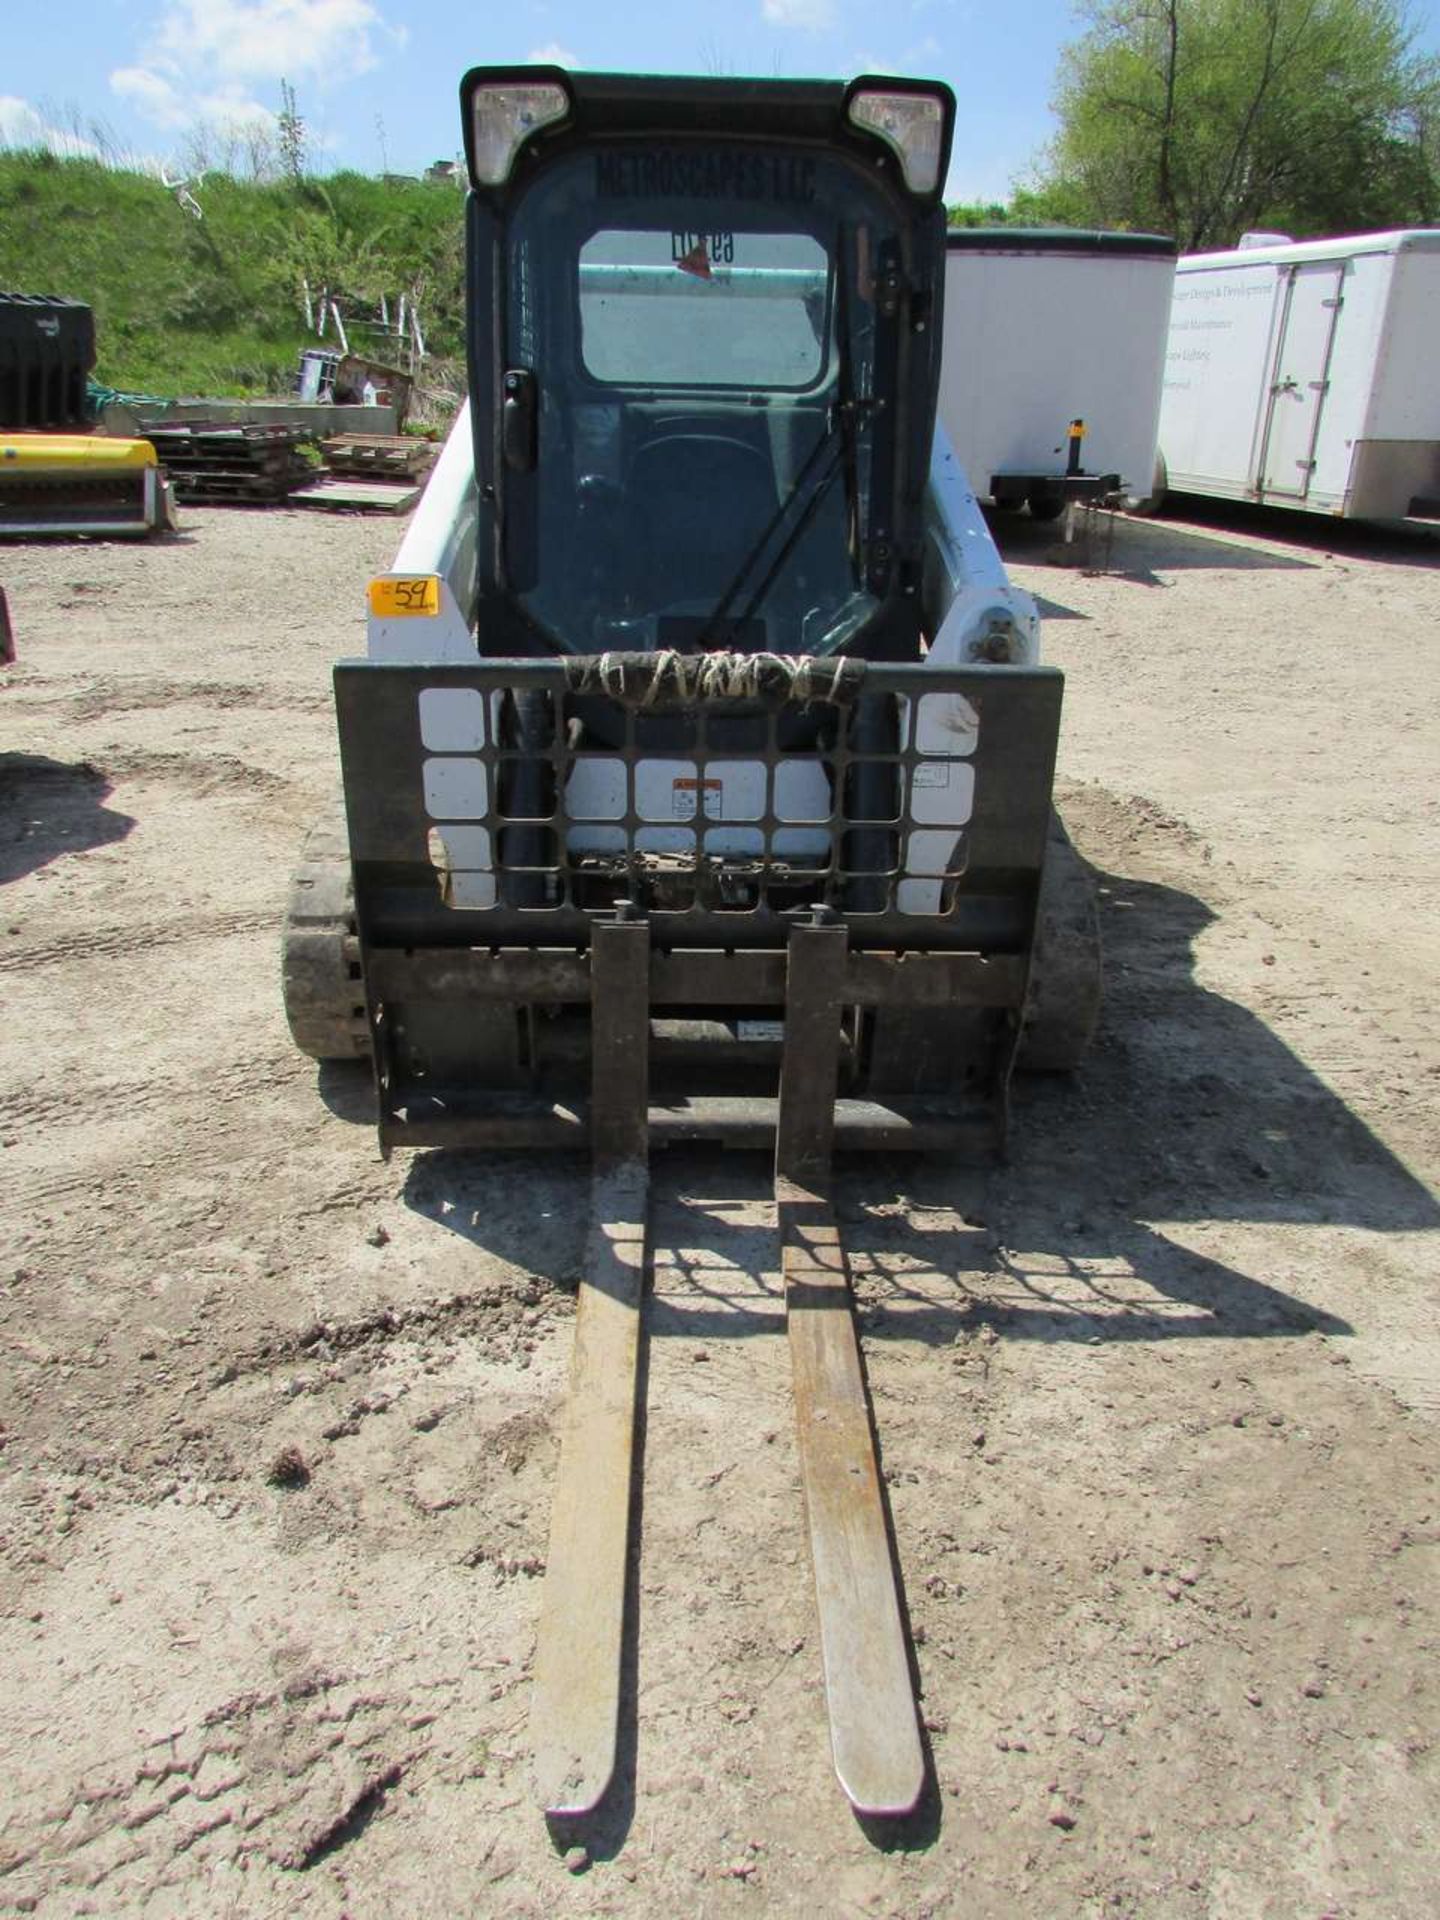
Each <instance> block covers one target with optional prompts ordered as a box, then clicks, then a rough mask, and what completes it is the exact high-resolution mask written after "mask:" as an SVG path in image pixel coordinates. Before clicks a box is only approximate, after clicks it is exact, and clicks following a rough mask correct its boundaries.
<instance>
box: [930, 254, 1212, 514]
mask: <svg viewBox="0 0 1440 1920" xmlns="http://www.w3.org/2000/svg"><path fill="white" fill-rule="evenodd" d="M1175 251H1176V250H1175V243H1174V241H1172V240H1166V239H1162V238H1160V237H1159V236H1158V235H1156V234H1149V233H1090V232H1082V231H1078V230H1076V231H1071V230H1066V229H1055V230H1051V229H1028V228H1016V227H993V228H973V229H965V228H961V229H958V230H955V231H952V232H951V233H949V234H947V236H946V254H945V332H944V362H943V368H942V372H941V378H940V417H941V419H942V420H943V421H944V423H945V427H946V430H947V431H948V433H949V435H950V439H951V442H952V444H953V445H954V448H955V451H956V453H957V455H958V456H959V459H960V462H961V465H962V466H963V467H964V468H965V471H966V473H967V474H968V475H969V476H970V481H971V484H972V485H973V486H974V488H975V491H976V492H977V493H978V494H980V495H981V496H982V497H988V498H989V499H991V500H994V501H995V502H996V503H997V504H998V505H1001V506H1020V505H1022V504H1023V503H1024V502H1026V501H1028V502H1029V504H1030V511H1031V512H1032V513H1033V514H1036V515H1037V517H1039V518H1042V519H1049V518H1053V517H1054V516H1055V515H1056V514H1058V513H1059V512H1060V511H1061V509H1062V508H1063V506H1064V505H1065V502H1066V500H1067V499H1077V498H1079V499H1084V498H1086V497H1089V496H1093V495H1095V494H1097V493H1101V494H1103V493H1111V492H1116V491H1127V492H1134V491H1140V492H1147V491H1148V490H1149V483H1150V476H1151V474H1152V472H1153V471H1154V467H1155V446H1156V435H1157V431H1158V425H1159V413H1160V382H1161V376H1162V373H1163V371H1164V365H1165V330H1166V327H1167V325H1168V324H1169V318H1170V292H1171V286H1172V282H1173V279H1174V273H1175ZM1073 423H1079V426H1078V430H1077V431H1075V432H1073V433H1072V431H1071V428H1072V424H1073Z"/></svg>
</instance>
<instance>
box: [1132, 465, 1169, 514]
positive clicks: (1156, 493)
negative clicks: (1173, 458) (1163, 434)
mask: <svg viewBox="0 0 1440 1920" xmlns="http://www.w3.org/2000/svg"><path fill="white" fill-rule="evenodd" d="M1169 484H1170V475H1169V472H1168V470H1167V468H1166V466H1165V456H1164V454H1163V453H1158V452H1157V454H1156V455H1155V475H1154V479H1153V481H1152V483H1151V487H1150V491H1149V493H1147V494H1146V495H1145V496H1144V498H1143V499H1137V498H1136V497H1135V496H1134V495H1133V494H1132V495H1131V496H1130V498H1129V499H1128V500H1127V501H1126V502H1125V511H1126V512H1127V513H1133V514H1134V515H1135V517H1136V518H1137V519H1139V520H1151V519H1153V518H1154V516H1155V515H1156V514H1157V513H1161V512H1163V511H1164V507H1165V493H1166V489H1167V487H1168V486H1169Z"/></svg>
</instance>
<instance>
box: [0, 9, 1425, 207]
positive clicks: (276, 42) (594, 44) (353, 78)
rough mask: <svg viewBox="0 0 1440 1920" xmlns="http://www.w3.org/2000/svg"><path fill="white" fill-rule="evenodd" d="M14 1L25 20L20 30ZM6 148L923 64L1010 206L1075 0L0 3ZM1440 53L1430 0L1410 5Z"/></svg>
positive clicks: (426, 150) (394, 130)
mask: <svg viewBox="0 0 1440 1920" xmlns="http://www.w3.org/2000/svg"><path fill="white" fill-rule="evenodd" d="M22 8H23V12H24V18H25V28H24V31H23V33H17V32H16V31H15V30H14V23H15V21H16V20H17V18H18V17H20V15H21V12H22ZM3 11H4V12H6V13H9V14H10V27H9V30H8V31H7V32H5V33H4V35H3V38H0V46H3V52H0V144H6V143H10V144H14V143H26V144H29V143H31V142H34V141H36V140H40V139H44V138H46V137H47V136H48V137H49V139H50V141H51V144H52V145H56V146H59V147H61V148H64V147H65V146H70V147H71V148H74V147H75V146H76V145H77V143H83V142H84V141H85V140H86V139H89V138H93V136H94V128H95V124H96V123H98V124H99V125H100V126H101V127H102V128H103V130H104V135H103V137H104V139H105V143H106V144H107V146H113V145H118V146H119V147H120V148H121V149H122V150H124V151H126V152H128V153H133V154H134V155H136V156H138V157H140V158H142V159H145V160H148V161H151V162H155V161H168V162H170V163H171V164H172V165H174V164H176V163H179V162H183V160H184V158H185V156H186V155H187V153H189V154H191V155H192V156H193V152H194V144H193V141H192V140H191V139H190V137H189V136H190V131H191V129H192V127H193V125H194V123H195V122H196V120H197V119H198V120H200V121H201V122H203V123H205V124H206V125H207V126H209V127H210V128H212V129H216V128H228V129H231V130H232V131H233V130H234V129H236V128H239V127H243V126H245V125H247V124H249V125H259V126H260V127H261V128H264V127H265V126H266V125H268V124H272V122H271V116H273V114H274V112H275V110H276V109H277V108H278V106H279V104H280V81H281V79H282V78H285V79H288V80H289V82H290V84H291V85H292V86H293V87H294V88H295V92H296V96H297V102H298V105H299V109H300V112H301V114H302V116H303V117H304V119H305V121H306V124H307V126H308V128H309V129H310V132H311V134H312V136H313V140H314V145H315V148H316V153H315V156H314V157H315V164H316V166H317V168H318V169H319V170H328V169H330V168H333V167H342V166H349V167H358V168H360V169H361V170H362V171H365V172H379V171H380V170H381V169H382V167H383V168H388V170H390V171H391V172H399V173H413V172H418V171H419V170H420V169H421V168H422V167H424V166H425V165H426V164H427V163H428V162H430V161H432V160H436V159H441V158H449V157H452V156H453V155H454V153H455V151H456V149H457V147H458V145H459V110H458V106H457V104H456V83H457V81H458V80H459V77H460V75H461V74H462V73H463V72H464V70H465V69H466V68H467V67H469V66H472V65H477V64H481V63H483V62H489V61H493V62H501V61H522V60H529V59H554V60H557V61H559V62H560V63H561V64H562V65H566V66H580V67H611V68H620V69H629V70H632V71H640V72H670V73H718V74H726V73H735V74H772V73H780V74H790V75H826V76H848V75H851V74H855V73H860V72H864V71H867V70H869V71H886V70H888V71H891V72H904V73H917V74H926V75H935V76H938V77H939V78H941V79H944V80H948V81H949V82H950V84H951V86H952V87H953V88H954V89H955V93H956V96H957V98H958V101H959V121H958V128H957V134H956V143H955V160H954V164H953V166H952V169H951V174H950V182H949V189H948V197H949V198H951V199H952V200H953V199H967V200H968V199H1004V198H1005V197H1006V196H1007V194H1008V193H1009V190H1010V188H1011V186H1012V184H1013V183H1014V181H1015V180H1016V179H1017V177H1020V176H1022V175H1023V174H1024V172H1025V169H1026V167H1027V164H1028V163H1029V162H1030V161H1031V160H1032V159H1033V158H1034V156H1035V155H1036V153H1037V151H1038V150H1039V149H1040V147H1041V146H1042V145H1043V143H1044V141H1045V140H1046V138H1047V137H1048V135H1049V133H1050V131H1051V128H1052V123H1051V118H1050V113H1049V98H1050V93H1051V90H1052V84H1053V80H1054V75H1055V66H1056V59H1057V56H1058V54H1059V51H1060V48H1061V46H1062V45H1063V44H1064V43H1065V41H1066V40H1068V39H1071V38H1073V37H1075V35H1076V33H1077V32H1078V30H1079V26H1078V22H1077V19H1076V16H1075V12H1074V9H1073V6H1072V5H1071V0H1009V4H1008V5H1006V4H1003V0H1002V4H996V0H682V4H676V3H675V0H588V3H587V0H507V4H505V5H504V6H495V5H489V6H487V5H484V4H483V0H482V4H479V5H476V4H473V0H472V4H469V5H462V4H460V3H459V0H425V4H420V5H413V4H412V5H407V4H403V0H64V4H61V5H57V6H55V7H53V8H49V9H47V8H38V9H37V8H35V7H34V6H26V5H25V0H5V5H4V8H3ZM1411 13H1412V18H1413V19H1414V20H1415V22H1416V23H1417V26H1418V28H1419V32H1418V44H1419V45H1421V46H1423V47H1426V48H1429V49H1436V48H1440V0H1425V4H1417V5H1415V6H1414V7H1413V8H1412V10H1411Z"/></svg>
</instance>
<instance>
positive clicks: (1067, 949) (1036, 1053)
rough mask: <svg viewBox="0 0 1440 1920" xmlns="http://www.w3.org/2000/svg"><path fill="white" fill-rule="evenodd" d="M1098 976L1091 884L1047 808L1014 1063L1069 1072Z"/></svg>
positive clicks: (1078, 1053) (1092, 1018) (1093, 1016)
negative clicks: (1042, 865) (1027, 982)
mask: <svg viewBox="0 0 1440 1920" xmlns="http://www.w3.org/2000/svg"><path fill="white" fill-rule="evenodd" d="M1101 975H1102V962H1101V950H1100V916H1099V912H1098V910H1097V908H1096V903H1095V883H1094V881H1093V879H1092V878H1091V875H1090V869H1089V868H1088V867H1087V866H1086V865H1085V863H1084V861H1083V860H1081V858H1080V856H1079V854H1078V853H1076V851H1075V849H1074V847H1073V846H1072V845H1071V844H1070V836H1069V834H1067V833H1066V831H1065V828H1064V826H1063V824H1062V822H1061V820H1060V816H1059V814H1056V813H1052V814H1051V816H1050V838H1049V841H1048V843H1047V845H1046V849H1045V871H1044V873H1043V875H1042V876H1041V880H1040V901H1039V907H1038V910H1037V912H1036V916H1035V951H1034V953H1033V955H1032V956H1031V962H1030V990H1029V993H1028V995H1027V997H1026V1003H1025V1015H1024V1022H1023V1025H1022V1028H1021V1034H1020V1049H1019V1053H1018V1054H1017V1056H1016V1065H1017V1066H1018V1067H1020V1068H1021V1069H1022V1070H1023V1071H1025V1072H1027V1073H1036V1072H1038V1073H1069V1072H1073V1070H1074V1069H1075V1068H1076V1067H1078V1066H1079V1065H1080V1063H1081V1061H1082V1060H1083V1059H1084V1057H1085V1055H1086V1053H1087V1052H1088V1050H1089V1047H1090V1042H1091V1040H1092V1039H1093V1038H1094V1035H1095V1027H1096V1023H1097V1022H1098V1020H1099V1018H1100V999H1101V990H1102V986H1101Z"/></svg>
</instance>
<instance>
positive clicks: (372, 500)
mask: <svg viewBox="0 0 1440 1920" xmlns="http://www.w3.org/2000/svg"><path fill="white" fill-rule="evenodd" d="M420 491H421V489H420V487H419V485H418V484H417V483H413V482H412V483H411V484H409V485H406V484H404V483H403V482H402V483H400V484H398V485H397V484H396V483H395V482H394V481H384V480H341V479H336V478H332V477H331V476H330V475H329V474H324V475H317V476H316V477H314V478H313V479H311V480H310V481H309V482H308V483H307V484H306V485H304V486H300V487H294V488H292V489H291V491H290V495H289V500H288V504H289V505H290V506H292V507H322V508H325V509H327V510H328V511H329V512H331V513H405V512H408V510H409V509H410V508H411V507H413V506H414V504H415V502H416V501H417V500H418V499H419V498H420Z"/></svg>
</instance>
